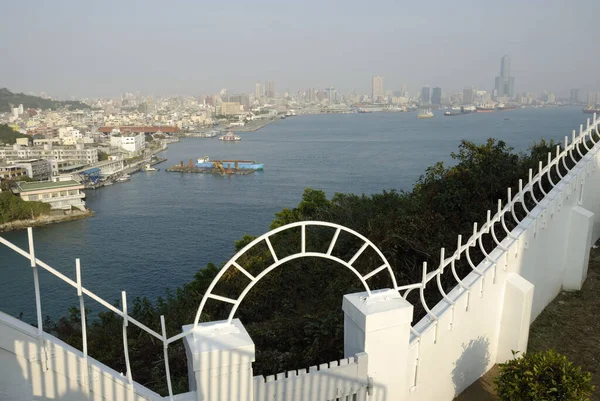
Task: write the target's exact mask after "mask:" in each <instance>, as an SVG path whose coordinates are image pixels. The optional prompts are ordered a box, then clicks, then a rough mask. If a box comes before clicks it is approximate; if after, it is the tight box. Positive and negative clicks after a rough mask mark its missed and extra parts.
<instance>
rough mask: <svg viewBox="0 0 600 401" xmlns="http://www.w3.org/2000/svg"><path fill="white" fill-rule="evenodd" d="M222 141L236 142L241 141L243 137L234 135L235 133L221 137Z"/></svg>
mask: <svg viewBox="0 0 600 401" xmlns="http://www.w3.org/2000/svg"><path fill="white" fill-rule="evenodd" d="M219 140H220V141H226V142H235V141H241V140H242V137H240V136H238V135H235V134H233V132H228V133H226V134H225V135H223V136H221V137H219Z"/></svg>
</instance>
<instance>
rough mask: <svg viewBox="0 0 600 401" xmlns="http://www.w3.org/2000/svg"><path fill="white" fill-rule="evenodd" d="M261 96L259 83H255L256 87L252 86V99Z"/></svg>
mask: <svg viewBox="0 0 600 401" xmlns="http://www.w3.org/2000/svg"><path fill="white" fill-rule="evenodd" d="M261 96H262V92H261V91H260V82H257V83H256V85H254V97H255V98H257V99H258V98H260V97H261Z"/></svg>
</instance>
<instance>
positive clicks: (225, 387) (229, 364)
mask: <svg viewBox="0 0 600 401" xmlns="http://www.w3.org/2000/svg"><path fill="white" fill-rule="evenodd" d="M192 327H193V325H188V326H183V331H188V330H190V329H191V328H192ZM183 343H184V345H185V351H186V356H187V361H188V377H189V385H190V391H195V392H196V400H197V401H229V400H236V401H252V400H253V399H254V388H253V387H254V386H253V380H252V362H254V342H252V339H251V338H250V336H249V335H248V332H247V331H246V329H245V328H244V326H243V325H242V323H241V322H240V320H239V319H233V320H232V322H231V324H229V323H227V321H226V320H223V321H216V322H208V323H200V324H199V325H198V326H197V327H196V329H195V330H194V331H193V332H192V333H191V334H188V335H187V336H185V337H184V338H183Z"/></svg>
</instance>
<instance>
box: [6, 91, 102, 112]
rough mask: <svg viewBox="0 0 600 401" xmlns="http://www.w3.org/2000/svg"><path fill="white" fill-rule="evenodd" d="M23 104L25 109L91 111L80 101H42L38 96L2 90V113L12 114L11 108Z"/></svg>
mask: <svg viewBox="0 0 600 401" xmlns="http://www.w3.org/2000/svg"><path fill="white" fill-rule="evenodd" d="M20 104H22V105H23V108H24V109H42V110H56V109H60V108H62V107H68V108H70V109H71V110H76V109H89V108H90V107H89V106H88V105H86V104H84V103H81V102H79V101H72V100H66V101H59V100H50V99H42V98H41V97H38V96H31V95H26V94H24V93H12V92H11V91H9V90H8V89H6V88H0V113H1V112H10V106H11V105H12V106H14V107H16V106H18V105H20Z"/></svg>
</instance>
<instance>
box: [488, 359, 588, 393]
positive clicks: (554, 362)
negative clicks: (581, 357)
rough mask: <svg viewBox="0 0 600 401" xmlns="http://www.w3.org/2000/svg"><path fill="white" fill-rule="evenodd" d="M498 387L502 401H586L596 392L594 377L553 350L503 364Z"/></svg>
mask: <svg viewBox="0 0 600 401" xmlns="http://www.w3.org/2000/svg"><path fill="white" fill-rule="evenodd" d="M513 355H515V356H516V353H515V352H513ZM496 385H497V386H498V390H497V392H498V396H499V397H500V400H502V401H540V400H547V401H554V400H556V401H559V400H560V401H587V400H589V397H590V395H591V394H592V392H593V391H594V386H592V377H591V374H590V373H584V372H582V371H581V367H580V366H577V367H576V366H575V365H573V363H572V362H570V361H568V360H567V357H566V356H564V355H561V354H559V353H557V352H556V351H554V350H550V351H546V352H536V353H531V354H525V355H523V357H522V358H515V359H512V360H510V361H508V362H506V363H503V364H501V365H500V375H499V376H498V377H497V378H496Z"/></svg>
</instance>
